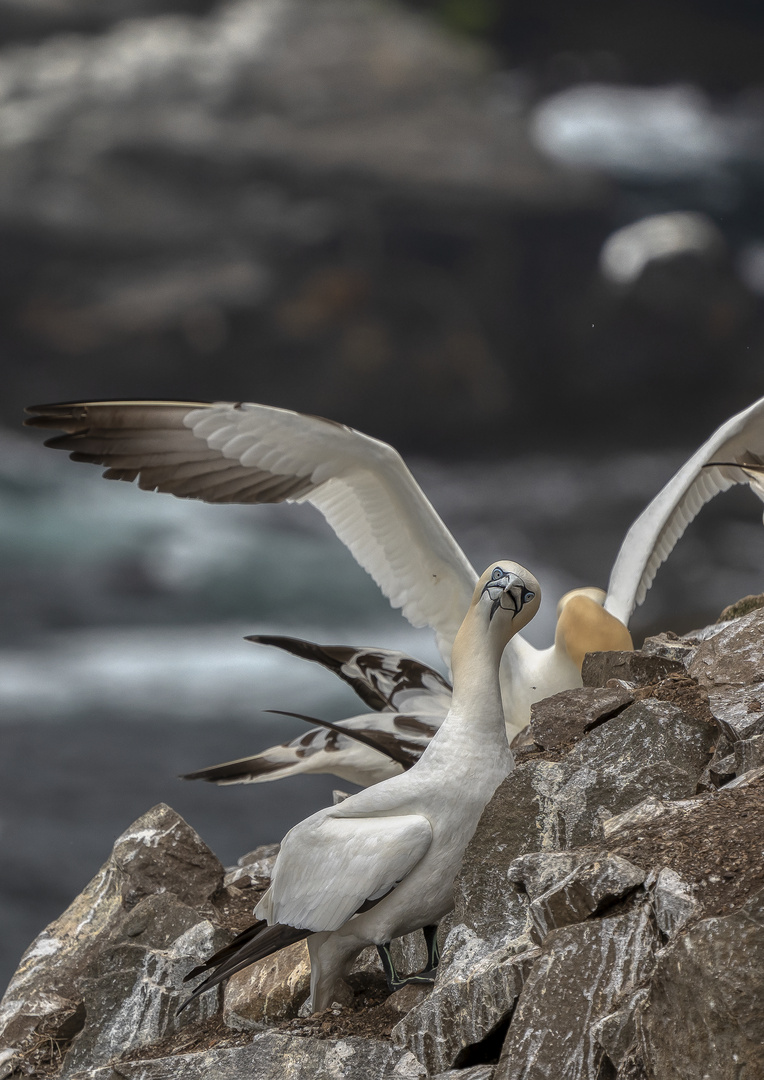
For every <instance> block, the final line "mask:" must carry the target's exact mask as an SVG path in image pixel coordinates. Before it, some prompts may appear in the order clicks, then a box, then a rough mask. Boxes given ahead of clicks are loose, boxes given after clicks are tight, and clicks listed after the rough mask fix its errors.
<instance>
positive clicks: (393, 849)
mask: <svg viewBox="0 0 764 1080" xmlns="http://www.w3.org/2000/svg"><path fill="white" fill-rule="evenodd" d="M341 811H342V806H341V805H340V806H339V807H330V808H328V809H326V810H319V811H318V813H317V814H314V815H313V816H312V817H310V818H307V819H306V820H305V821H302V822H301V823H300V824H299V825H298V826H297V827H296V828H294V829H292V830H291V831H290V832H288V833H287V835H286V836H285V837H284V840H283V842H282V845H281V852H280V853H279V857H278V859H277V861H276V866H275V867H274V871H273V877H272V879H271V888H270V890H269V891H270V895H269V897H268V900H267V903H266V904H263V902H262V901H261V903H260V904H259V905H258V907H257V908H255V915H257V916H258V918H262V917H264V915H265V916H267V917H269V918H270V920H271V921H272V922H280V923H286V924H288V925H289V926H296V927H301V928H304V929H307V930H314V931H321V930H337V929H338V928H339V927H340V926H343V925H344V924H345V923H346V922H347V921H348V919H349V918H351V916H352V915H354V914H355V913H356V912H357V911H358V909H359V908H360V907H361V906H362V905H363V904H364V902H365V901H366V900H370V899H373V898H376V897H379V896H382V895H384V894H385V893H387V892H388V891H389V890H390V889H392V888H393V887H394V886H395V885H396V884H397V883H398V882H399V881H401V880H402V879H403V878H404V877H406V875H407V874H409V873H410V872H411V870H413V868H414V867H415V866H416V864H417V863H418V862H419V861H420V860H421V859H422V858H423V857H424V855H425V854H426V852H427V850H428V849H429V847H430V844H431V843H432V826H431V825H430V822H429V821H428V820H427V818H426V817H424V816H423V815H422V814H400V815H398V814H391V815H390V816H379V817H368V818H367V817H343V816H342V812H341ZM263 899H265V898H263Z"/></svg>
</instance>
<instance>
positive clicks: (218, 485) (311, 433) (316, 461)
mask: <svg viewBox="0 0 764 1080" xmlns="http://www.w3.org/2000/svg"><path fill="white" fill-rule="evenodd" d="M27 411H28V412H29V413H31V414H32V415H31V416H30V418H29V419H28V420H27V424H28V425H30V426H32V427H42V428H47V429H51V430H55V429H58V430H61V431H63V432H64V433H65V434H63V435H60V436H58V437H55V438H53V439H50V440H49V441H48V443H47V445H48V446H52V447H55V448H58V449H63V450H67V451H69V453H70V455H71V457H72V459H73V460H75V461H87V462H91V463H93V464H99V465H104V466H106V471H105V473H104V476H105V477H106V478H107V479H112V480H129V481H132V480H136V479H137V480H138V484H139V487H141V488H144V489H146V490H156V491H165V492H169V493H171V494H173V495H177V496H179V497H182V498H192V499H201V500H202V501H205V502H228V503H261V502H283V501H289V502H309V503H311V504H312V505H313V506H315V507H316V508H317V509H318V510H320V511H321V513H322V514H323V515H324V517H325V518H326V520H327V521H328V523H329V525H330V526H331V527H332V529H333V530H334V531H335V533H336V534H337V536H338V537H339V538H340V540H342V542H343V543H344V544H345V545H346V547H348V548H349V550H350V551H351V553H352V555H353V556H354V558H355V559H356V561H357V562H359V563H360V565H361V566H362V567H363V568H364V569H365V570H366V571H367V572H368V573H369V574H370V575H371V577H372V578H373V579H374V581H375V582H376V583H377V585H378V586H379V588H380V589H381V590H382V592H383V593H384V595H385V596H386V597H387V598H388V600H389V601H390V603H391V604H392V606H393V607H399V608H401V609H402V611H403V614H404V615H405V616H406V618H407V619H408V620H409V621H410V622H411V623H412V624H413V625H414V626H431V627H432V628H433V629H434V630H435V633H436V637H437V641H438V646H439V648H440V649H441V652H442V653H443V655H444V657H445V658H446V659H448V657H449V653H450V644H451V642H452V640H453V638H454V636H455V634H456V631H457V629H458V627H459V625H460V623H461V620H462V618H463V616H464V613H465V612H466V610H467V608H468V607H469V603H470V599H471V596H472V589H473V588H474V585H475V582H476V581H477V574H476V573H475V571H474V569H473V568H472V566H471V565H470V563H469V561H468V560H467V558H466V557H465V555H464V553H463V552H462V550H461V548H460V547H459V545H458V544H457V543H456V541H455V540H454V538H453V536H452V535H451V533H450V532H449V531H448V529H447V528H446V526H445V525H444V524H443V522H442V521H441V519H440V517H439V516H438V514H437V512H436V511H435V509H434V508H433V506H432V505H431V503H430V502H429V500H428V499H427V498H426V496H425V495H424V493H423V491H422V489H421V488H420V487H419V485H418V484H417V482H416V480H415V479H414V477H413V476H412V475H411V473H410V472H409V470H408V468H407V467H406V465H405V464H404V462H403V459H402V458H401V456H400V455H399V454H398V453H397V451H395V450H394V449H393V448H392V447H391V446H388V445H387V444H386V443H383V442H379V441H378V440H377V439H373V438H371V437H370V436H368V435H363V434H362V433H361V432H358V431H355V430H353V429H352V428H349V427H345V426H344V425H342V424H337V423H335V422H333V421H328V420H323V419H321V418H320V417H314V416H307V415H303V414H300V413H295V412H292V411H290V410H288V409H277V408H274V407H271V406H266V405H257V404H250V403H243V402H239V403H237V404H232V403H229V402H218V403H211V404H201V403H198V402H188V403H183V402H142V401H115V402H75V403H69V404H60V405H38V406H32V407H30V408H29V409H28V410H27Z"/></svg>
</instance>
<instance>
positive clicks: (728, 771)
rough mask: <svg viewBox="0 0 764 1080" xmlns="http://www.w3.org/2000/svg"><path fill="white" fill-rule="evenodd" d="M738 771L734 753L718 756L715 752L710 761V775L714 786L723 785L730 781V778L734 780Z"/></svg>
mask: <svg viewBox="0 0 764 1080" xmlns="http://www.w3.org/2000/svg"><path fill="white" fill-rule="evenodd" d="M736 773H737V765H736V759H735V755H734V754H726V755H725V756H724V757H717V755H716V754H714V756H713V757H712V758H711V760H710V761H709V763H708V775H709V777H710V778H711V783H712V784H713V785H714V787H722V786H723V785H724V784H727V783H729V781H730V780H734V778H735V776H736Z"/></svg>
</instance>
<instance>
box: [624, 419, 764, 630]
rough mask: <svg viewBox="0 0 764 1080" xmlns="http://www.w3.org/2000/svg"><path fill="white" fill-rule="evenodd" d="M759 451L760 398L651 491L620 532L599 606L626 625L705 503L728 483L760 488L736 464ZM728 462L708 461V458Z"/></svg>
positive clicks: (763, 439) (762, 444)
mask: <svg viewBox="0 0 764 1080" xmlns="http://www.w3.org/2000/svg"><path fill="white" fill-rule="evenodd" d="M762 454H764V398H761V399H760V400H759V401H756V402H754V404H753V405H751V406H750V407H749V408H747V409H744V410H743V411H742V412H740V413H738V414H737V415H736V416H733V417H732V418H731V419H729V420H728V421H727V422H726V423H725V424H722V425H721V427H719V428H717V430H716V431H715V432H714V433H713V435H712V436H711V438H710V439H708V440H707V441H706V442H705V443H703V445H702V446H701V447H700V448H699V449H698V450H697V451H696V452H695V453H694V454H693V455H692V457H691V458H690V459H689V460H688V461H687V462H685V464H684V465H683V466H682V468H681V469H680V470H679V471H678V472H677V473H676V474H675V475H674V476H673V477H672V478H671V480H669V482H668V483H667V484H666V485H665V486H664V487H663V488H662V490H661V491H660V492H659V493H658V495H656V497H655V498H654V499H653V500H652V502H651V503H650V504H649V505H648V506H647V508H646V509H645V510H643V512H642V513H641V514H640V515H639V517H638V518H637V519H636V521H635V522H634V523H633V525H632V526H631V528H630V529H629V531H628V532H627V533H626V536H625V538H624V541H623V543H622V544H621V549H620V551H619V553H618V557H617V559H616V561H615V564H614V565H613V570H612V572H611V575H610V584H609V586H608V595H607V599H606V601H605V608H606V610H607V611H609V612H610V613H611V614H612V615H615V616H616V618H618V619H620V620H621V622H623V623H625V624H626V625H628V622H629V618H630V617H631V614H632V612H633V611H634V608H635V607H636V606H637V605H638V604H641V603H642V601H643V600H644V598H645V596H646V595H647V591H648V589H649V588H650V586H651V585H652V583H653V579H654V578H655V575H656V573H657V572H658V569H659V567H660V566H661V565H662V564H663V563H664V562H665V561H666V559H667V558H668V557H669V555H670V554H671V552H672V550H673V549H674V546H675V545H676V543H677V541H678V540H679V539H680V537H681V536H682V534H683V533H684V531H685V529H686V528H687V526H688V525H689V524H690V522H691V521H693V519H694V518H695V517H696V516H697V514H698V513H699V512H700V510H701V509H702V508H703V506H704V505H705V503H707V502H708V501H709V500H710V499H712V498H714V496H715V495H718V494H719V493H720V492H722V491H726V490H727V489H728V488H730V487H732V486H733V485H734V484H743V483H747V484H749V485H750V487H751V488H752V490H753V491H754V493H755V494H756V495H758V497H759V498H762V499H764V490H762V488H761V486H760V485H759V484H757V482H756V479H755V478H754V477H752V476H750V475H747V474H746V473H745V471H744V470H743V469H742V468H740V466H739V465H736V464H734V463H735V462H740V463H741V464H743V463H745V462H746V461H749V462H750V460H751V455H754V457H757V456H758V457H760V456H761V455H762ZM717 461H718V462H726V463H730V464H720V465H714V464H713V463H714V462H717Z"/></svg>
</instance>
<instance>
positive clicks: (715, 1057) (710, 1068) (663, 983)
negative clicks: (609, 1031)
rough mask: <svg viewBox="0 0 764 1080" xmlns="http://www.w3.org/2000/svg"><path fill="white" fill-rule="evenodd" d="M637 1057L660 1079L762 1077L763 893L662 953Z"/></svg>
mask: <svg viewBox="0 0 764 1080" xmlns="http://www.w3.org/2000/svg"><path fill="white" fill-rule="evenodd" d="M648 1006H649V1007H648V1008H646V1009H644V1011H643V1012H641V1014H640V1015H639V1016H638V1017H637V1030H638V1036H639V1040H638V1044H639V1052H640V1054H641V1057H642V1063H643V1067H644V1068H645V1069H646V1071H647V1075H648V1076H651V1077H652V1076H655V1077H660V1080H698V1078H699V1077H706V1076H708V1077H713V1078H714V1080H737V1078H739V1077H751V1078H752V1080H753V1077H758V1076H764V892H759V893H758V894H756V895H755V896H753V897H752V898H751V899H750V900H749V901H748V902H747V903H746V904H745V905H744V906H743V907H742V908H741V909H740V910H739V911H736V912H734V913H733V914H732V915H726V916H724V917H720V918H712V919H704V920H703V921H702V922H700V923H698V924H696V925H695V926H693V927H692V928H691V929H689V930H687V931H685V932H684V933H683V934H681V935H680V936H679V937H678V939H677V940H676V941H675V942H674V943H673V944H672V945H671V946H669V947H667V948H666V949H664V950H662V952H661V953H660V954H659V957H658V963H657V967H656V970H655V973H654V974H653V977H652V979H651V982H650V995H649V1001H648Z"/></svg>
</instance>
